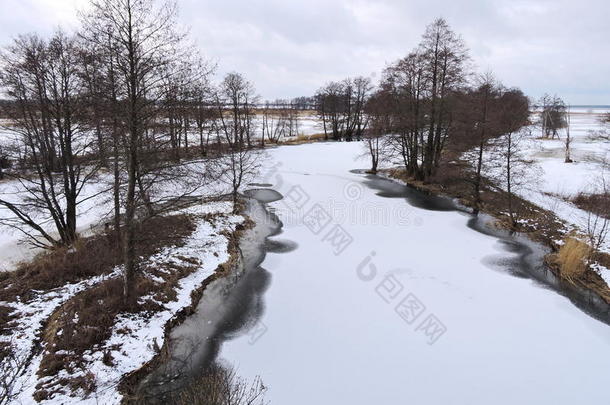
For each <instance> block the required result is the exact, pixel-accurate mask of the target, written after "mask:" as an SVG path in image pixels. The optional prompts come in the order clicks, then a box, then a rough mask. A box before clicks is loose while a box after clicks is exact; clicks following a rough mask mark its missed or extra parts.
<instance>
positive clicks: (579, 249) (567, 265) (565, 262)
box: [557, 236, 591, 281]
mask: <svg viewBox="0 0 610 405" xmlns="http://www.w3.org/2000/svg"><path fill="white" fill-rule="evenodd" d="M590 255H591V247H590V246H589V245H587V244H586V243H585V242H583V241H582V240H579V239H577V238H575V237H571V236H570V237H568V238H566V240H565V243H564V244H563V246H561V248H560V249H559V252H558V253H557V263H559V266H560V271H561V275H562V276H563V277H564V278H566V279H567V280H570V281H574V280H576V279H579V278H582V276H583V275H584V274H585V271H586V270H587V260H588V258H589V257H590Z"/></svg>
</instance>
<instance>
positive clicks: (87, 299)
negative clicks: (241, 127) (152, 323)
mask: <svg viewBox="0 0 610 405" xmlns="http://www.w3.org/2000/svg"><path fill="white" fill-rule="evenodd" d="M194 229H195V224H194V221H193V220H192V218H190V217H188V216H184V215H179V216H170V217H160V218H158V219H156V220H155V221H154V224H149V225H148V227H147V228H146V229H142V232H141V233H139V235H140V239H139V241H138V242H139V244H144V243H146V245H147V246H146V247H144V246H140V247H139V249H138V253H139V255H141V256H143V257H148V256H150V255H152V254H154V253H156V252H157V251H159V250H160V248H162V247H164V246H166V245H174V246H180V245H182V244H183V241H184V238H186V237H187V236H189V235H190V234H191V233H192V232H193V231H194ZM153 241H154V242H153ZM115 253H118V252H115ZM184 259H185V260H184V264H183V265H176V264H173V263H168V264H166V265H164V266H161V265H156V266H155V267H153V266H151V265H147V266H141V267H140V269H139V270H140V273H139V274H138V275H137V277H136V281H135V288H134V291H133V295H134V297H135V299H134V301H133V303H131V304H130V305H129V306H127V305H126V304H125V302H124V300H123V282H122V279H120V278H115V279H110V280H106V281H104V282H102V283H100V284H98V285H96V286H94V287H92V288H90V289H88V290H86V291H83V292H82V293H80V294H77V295H76V296H75V297H73V298H72V299H70V300H69V301H67V302H66V303H65V304H64V305H62V306H61V307H60V308H58V309H57V310H56V311H55V312H54V313H53V314H52V315H51V317H50V318H49V319H48V320H47V322H46V327H45V329H44V331H43V340H44V342H45V347H46V351H45V353H44V355H43V358H42V361H41V364H40V368H39V371H38V374H39V376H54V375H57V374H58V373H59V371H61V370H67V371H69V372H70V373H74V372H75V371H78V370H80V371H81V372H80V373H76V374H78V375H79V376H78V377H76V378H70V379H62V380H60V381H59V385H61V386H66V387H69V388H71V389H73V390H74V389H82V390H83V391H84V392H92V391H93V390H94V389H95V385H94V384H93V379H92V378H90V376H89V375H88V374H87V362H86V361H85V360H84V359H83V354H84V353H86V352H87V351H95V350H99V345H100V344H101V343H103V342H104V341H106V340H107V339H108V338H109V337H110V334H111V332H112V329H113V326H114V323H115V320H116V317H117V315H118V314H120V313H124V312H149V313H152V312H154V311H158V310H159V309H160V308H161V306H160V305H161V303H166V302H169V301H170V300H173V299H175V298H176V291H175V290H176V287H177V284H178V282H179V280H180V279H181V278H183V277H185V276H186V275H188V274H189V273H191V272H192V271H194V270H195V269H196V268H197V267H198V266H199V264H200V263H199V262H197V261H195V260H192V259H189V260H186V259H187V258H184ZM149 275H154V276H156V277H158V279H157V280H158V281H157V282H153V281H152V280H151V279H150V276H149ZM161 280H162V281H161ZM143 297H152V299H150V298H143ZM125 332H126V333H128V332H129V331H125ZM104 362H105V363H106V364H107V365H110V366H111V365H112V364H113V359H112V356H111V355H110V354H109V353H105V356H104ZM59 388H60V387H59V386H57V385H53V386H51V385H45V384H41V385H40V386H39V387H37V393H36V396H37V398H38V399H40V400H42V399H45V398H48V397H49V396H50V395H51V394H52V393H53V392H54V391H56V390H58V389H59Z"/></svg>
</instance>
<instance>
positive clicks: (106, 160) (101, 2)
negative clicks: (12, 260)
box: [0, 0, 259, 302]
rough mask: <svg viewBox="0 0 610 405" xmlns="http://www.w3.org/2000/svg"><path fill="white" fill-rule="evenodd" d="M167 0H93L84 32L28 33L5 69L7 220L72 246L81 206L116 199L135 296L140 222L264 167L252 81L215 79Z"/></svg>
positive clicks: (35, 239) (44, 241)
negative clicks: (256, 139)
mask: <svg viewBox="0 0 610 405" xmlns="http://www.w3.org/2000/svg"><path fill="white" fill-rule="evenodd" d="M157 4H158V2H155V1H153V0H91V7H89V9H88V10H89V11H88V12H86V13H84V14H82V15H81V22H82V24H81V25H82V26H81V28H80V29H79V31H78V32H77V33H75V34H66V33H64V32H62V31H58V32H57V33H55V34H54V35H53V36H52V37H51V38H50V39H48V40H46V39H43V38H41V37H39V36H37V35H26V36H21V37H19V38H17V39H16V40H15V41H14V43H13V44H12V45H10V46H9V47H7V48H6V49H5V50H4V51H3V53H2V60H3V63H2V68H1V69H0V85H1V86H2V88H3V90H4V92H5V94H7V96H8V98H9V102H7V103H3V112H4V115H5V116H6V117H8V121H6V122H7V123H6V125H4V127H5V128H4V129H5V130H6V131H8V132H9V133H11V134H13V135H14V142H12V143H11V145H10V147H9V148H8V149H7V148H6V145H3V148H2V151H1V153H0V155H1V156H0V166H2V167H4V168H6V167H7V166H8V164H7V161H9V160H10V162H11V163H12V167H11V168H10V170H2V171H1V172H0V173H1V174H0V175H1V176H5V177H10V178H11V179H13V180H17V181H16V182H14V183H13V184H16V186H15V187H16V188H15V193H9V192H3V193H2V194H1V195H0V206H1V207H3V208H5V209H7V210H8V211H10V213H11V214H12V215H10V216H7V217H4V218H3V219H2V222H4V223H5V224H8V225H10V226H12V227H14V228H15V229H18V230H19V231H21V232H23V233H24V234H25V235H27V237H28V238H29V240H30V242H32V243H33V244H35V245H37V246H41V247H50V246H66V245H71V244H72V243H74V241H75V240H76V239H77V237H78V233H77V229H78V227H77V218H78V215H77V214H78V211H79V209H80V207H81V206H82V205H85V204H84V203H85V202H86V201H87V200H89V199H92V198H96V197H97V196H98V195H100V194H103V195H104V196H110V198H109V200H111V202H112V206H113V211H112V217H113V220H112V223H113V225H114V226H113V228H114V234H115V235H116V242H117V243H118V244H120V245H121V246H122V247H123V252H124V266H125V271H124V296H125V299H126V302H129V301H130V298H131V292H132V286H133V283H134V277H135V273H136V265H137V263H136V258H137V257H138V256H137V252H135V240H136V238H137V232H138V227H139V225H140V224H141V222H142V221H144V220H146V219H147V218H150V217H152V216H154V215H157V214H159V213H161V212H162V211H163V210H166V209H168V208H169V207H171V205H172V204H173V203H175V202H176V201H179V200H181V199H182V198H183V197H186V196H189V195H193V194H194V193H196V192H197V191H198V190H201V189H202V186H203V185H205V184H206V182H208V181H211V180H220V181H224V182H226V183H227V184H228V185H230V187H231V189H232V192H233V197H234V200H236V199H237V190H238V189H239V187H240V185H241V184H242V182H243V180H244V179H245V178H246V177H247V175H248V174H249V173H253V172H254V171H255V170H256V168H257V167H258V163H259V159H257V158H254V157H252V156H251V155H252V153H251V147H252V146H253V139H252V134H253V125H252V122H253V112H252V108H251V105H252V104H254V103H256V101H257V97H256V95H255V91H254V87H253V85H252V84H251V83H250V82H248V81H247V80H246V79H245V78H244V77H243V76H241V75H240V74H237V73H231V74H229V75H227V76H226V78H225V79H224V81H223V82H222V83H221V84H220V85H219V86H217V87H215V86H213V85H212V84H211V81H210V80H211V74H212V73H213V66H211V65H210V64H208V63H207V62H205V61H204V60H203V58H201V57H200V56H199V55H198V53H197V52H196V50H195V49H194V48H193V47H192V46H190V45H189V43H188V42H187V36H186V35H185V34H184V33H183V32H180V31H179V30H178V29H177V27H179V25H178V24H177V21H176V7H175V4H174V3H172V2H165V3H163V4H160V5H157ZM227 105H228V106H230V108H227ZM211 149H213V151H212V152H213V153H212V152H210V150H211ZM187 158H188V159H187ZM196 159H199V160H196ZM4 191H6V189H5V190H4Z"/></svg>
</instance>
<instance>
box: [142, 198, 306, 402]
mask: <svg viewBox="0 0 610 405" xmlns="http://www.w3.org/2000/svg"><path fill="white" fill-rule="evenodd" d="M246 194H247V195H248V196H250V197H251V199H250V200H249V202H248V207H247V211H248V214H249V215H250V217H252V218H253V219H254V220H255V223H256V225H255V227H254V228H253V229H250V230H248V231H247V232H246V233H245V234H244V236H242V239H241V240H240V251H241V263H240V265H239V266H238V268H237V269H236V270H235V271H233V272H232V273H231V274H229V275H227V276H225V277H222V278H219V279H216V280H214V281H212V282H211V283H210V284H209V285H208V286H207V287H206V289H205V293H204V294H203V297H202V298H201V300H200V302H199V304H198V305H197V309H196V312H195V313H194V314H193V315H191V316H189V317H188V318H187V319H186V320H185V321H184V322H183V323H182V324H180V325H179V326H177V327H176V328H174V329H173V330H172V332H171V334H170V340H169V353H170V356H169V359H167V361H165V362H164V363H163V364H162V365H161V366H159V367H157V368H156V369H155V370H153V372H151V373H150V374H149V376H148V377H147V378H146V379H145V380H144V381H143V382H142V383H141V385H140V387H139V392H140V395H141V396H144V397H146V398H147V401H148V402H149V403H163V402H165V401H166V399H167V395H168V394H169V393H174V392H176V391H177V390H179V389H180V388H182V387H184V386H185V385H186V384H187V383H188V382H190V381H192V379H193V378H196V377H198V376H200V375H202V374H204V373H205V371H206V370H207V369H208V368H209V367H210V366H211V365H212V364H213V363H214V362H215V361H216V359H217V357H218V354H219V352H220V349H221V347H222V344H223V342H225V341H228V340H231V339H233V338H235V337H237V336H242V335H244V334H252V338H255V337H256V333H257V328H258V327H259V325H258V322H259V320H260V319H261V318H262V316H263V313H264V311H265V303H264V294H265V291H266V290H267V288H268V287H269V285H270V283H271V278H272V277H271V273H269V272H268V271H267V270H265V269H264V268H263V267H261V263H262V262H263V261H264V259H265V255H266V254H267V253H268V252H269V253H286V252H291V251H293V250H294V249H296V248H297V247H298V245H297V244H296V243H295V242H292V241H288V240H280V239H269V238H270V237H272V236H275V235H278V234H280V233H281V231H282V223H281V221H280V220H279V218H278V217H277V216H276V215H275V214H274V213H272V212H270V211H269V210H267V209H266V207H265V206H264V203H267V202H269V201H276V200H277V199H278V197H279V198H280V199H281V198H282V196H281V194H280V193H278V192H276V191H274V190H266V189H255V190H249V191H247V192H246Z"/></svg>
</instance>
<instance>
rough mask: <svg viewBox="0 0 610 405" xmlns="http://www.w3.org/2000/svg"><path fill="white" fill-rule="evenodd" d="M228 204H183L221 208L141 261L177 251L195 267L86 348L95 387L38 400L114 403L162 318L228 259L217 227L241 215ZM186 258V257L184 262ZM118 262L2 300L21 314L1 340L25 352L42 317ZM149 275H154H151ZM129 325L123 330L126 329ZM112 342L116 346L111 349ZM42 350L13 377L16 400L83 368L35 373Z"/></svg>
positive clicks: (152, 350) (147, 355) (159, 336)
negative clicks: (164, 297)
mask: <svg viewBox="0 0 610 405" xmlns="http://www.w3.org/2000/svg"><path fill="white" fill-rule="evenodd" d="M231 209H232V204H231V203H229V202H216V203H210V204H206V205H201V206H196V207H192V208H188V209H185V210H184V212H185V213H188V214H194V215H200V214H206V213H221V214H224V215H221V216H217V217H215V219H214V220H213V222H208V221H206V220H204V219H203V218H201V217H198V219H197V227H196V230H195V232H194V233H193V234H192V235H191V236H189V238H188V239H187V241H186V243H185V245H184V246H181V247H176V246H171V247H167V248H164V249H163V250H162V251H161V252H159V253H157V254H155V255H154V256H152V257H150V258H149V259H147V261H146V263H145V265H146V264H151V265H154V264H156V263H158V264H163V263H170V262H171V263H175V264H181V262H182V259H181V257H186V258H189V259H195V260H197V261H198V262H199V266H198V268H197V270H196V271H194V272H192V273H191V274H189V275H187V276H186V277H184V278H182V279H181V280H180V281H179V286H178V288H177V290H176V292H177V298H176V300H175V301H172V302H169V303H166V304H163V306H164V310H163V311H160V312H156V313H154V314H153V315H152V316H150V314H147V313H136V314H131V313H126V314H122V315H119V316H118V319H117V321H116V323H115V326H114V329H113V332H112V336H111V337H110V338H109V339H108V340H107V341H106V342H104V344H103V347H99V348H96V350H95V351H94V352H91V353H86V354H85V358H87V359H88V360H89V363H90V366H89V370H88V371H89V372H91V373H92V374H93V376H94V378H95V383H96V386H97V388H96V391H95V392H94V393H92V394H90V395H88V396H85V394H84V393H82V392H76V393H66V392H64V393H58V394H55V395H53V396H52V397H51V398H50V399H48V400H45V401H43V402H42V403H43V404H66V403H79V404H118V403H120V401H121V395H120V393H119V392H118V391H117V384H118V382H119V381H120V379H121V377H122V376H123V375H125V374H127V373H129V372H132V371H135V370H137V369H139V368H140V367H142V366H143V365H144V364H146V363H147V362H148V361H150V360H151V359H152V358H153V357H154V356H155V355H156V348H159V347H162V346H163V341H164V328H165V325H166V324H167V322H169V321H170V320H171V319H172V317H174V316H175V315H176V314H177V313H178V312H179V311H181V310H182V309H184V308H186V307H187V306H189V305H191V292H192V291H194V290H195V289H197V288H198V287H199V286H201V285H202V283H203V282H204V281H205V280H206V279H207V278H208V277H209V276H211V275H212V274H213V273H214V271H215V270H216V269H217V268H218V266H219V265H220V264H222V263H224V262H226V261H227V260H228V259H229V252H228V242H229V241H228V239H227V238H226V237H225V236H224V235H222V232H225V231H233V230H234V229H235V227H236V226H237V225H238V224H240V223H242V222H243V219H244V218H243V217H242V216H239V215H233V214H230V212H231ZM184 264H191V261H190V260H189V262H188V263H187V262H184ZM120 272H121V268H117V269H116V270H115V271H114V272H113V273H111V274H110V275H108V276H104V277H95V278H92V279H90V280H85V281H82V282H80V283H77V284H74V285H67V286H64V287H62V288H60V289H57V290H53V291H51V292H47V293H42V294H40V296H38V297H37V298H36V299H34V300H32V301H29V302H26V303H19V304H12V303H8V304H7V303H2V302H0V305H8V306H11V307H13V308H15V310H16V311H18V312H19V313H20V314H21V315H20V317H19V320H18V327H17V328H15V330H14V331H13V333H12V335H10V336H0V339H2V340H5V341H12V342H13V343H15V342H17V344H18V348H19V351H20V353H29V352H30V351H31V349H32V345H33V343H34V341H35V340H36V338H37V336H38V334H39V333H40V330H41V325H42V322H43V321H44V320H45V319H46V318H47V317H48V316H49V315H50V314H51V313H52V312H53V311H54V310H55V309H56V308H58V307H59V306H60V305H61V304H63V303H64V302H66V301H67V300H68V299H70V298H71V297H73V296H74V295H76V294H77V293H78V292H81V291H84V290H85V289H87V288H90V287H92V286H94V285H95V284H97V283H99V282H101V281H103V280H106V279H108V278H110V277H117V276H118V275H119V274H120ZM153 281H154V279H153ZM126 330H127V331H129V332H128V333H127V334H126V333H125V331H126ZM115 346H117V347H118V348H119V349H118V350H116V349H115ZM104 352H110V353H111V355H112V357H113V361H114V364H113V365H112V366H110V367H109V366H107V365H106V364H104V362H103V355H104ZM41 359H42V354H39V355H36V356H35V357H34V359H33V361H32V363H31V364H30V366H29V368H28V370H27V372H26V373H25V374H24V376H23V377H22V378H21V379H20V381H19V382H18V385H17V386H18V387H22V388H23V392H22V394H21V395H20V396H19V398H18V401H17V403H23V404H30V403H33V402H34V400H33V398H32V394H33V393H34V390H35V386H36V384H37V383H39V382H51V379H53V378H54V379H56V380H57V379H59V378H61V377H67V378H69V377H77V376H79V373H82V371H76V372H75V374H69V373H68V371H66V370H62V371H61V372H60V373H59V374H58V375H57V376H54V377H44V378H42V379H38V377H37V376H36V371H37V370H38V367H39V366H40V361H41Z"/></svg>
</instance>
